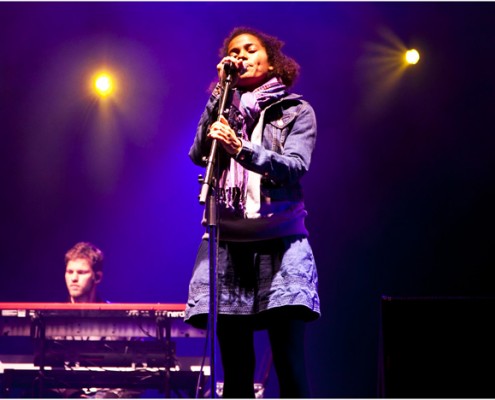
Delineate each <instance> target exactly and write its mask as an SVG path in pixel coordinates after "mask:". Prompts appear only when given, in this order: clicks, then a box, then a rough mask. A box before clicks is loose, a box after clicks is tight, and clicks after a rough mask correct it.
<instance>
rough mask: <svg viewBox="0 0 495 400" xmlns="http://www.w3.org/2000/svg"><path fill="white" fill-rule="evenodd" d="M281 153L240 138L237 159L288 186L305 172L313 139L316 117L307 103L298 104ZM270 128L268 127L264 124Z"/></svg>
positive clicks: (311, 150) (273, 181) (259, 172)
mask: <svg viewBox="0 0 495 400" xmlns="http://www.w3.org/2000/svg"><path fill="white" fill-rule="evenodd" d="M298 108H299V109H298V111H297V112H296V113H295V114H296V117H295V119H294V120H293V122H291V123H290V124H289V131H288V133H287V137H286V139H285V142H284V143H283V147H282V150H281V152H277V151H274V150H270V149H267V148H265V147H263V146H262V145H257V144H253V143H251V142H249V141H245V140H243V141H242V142H243V143H242V149H241V151H240V152H239V154H238V155H237V156H236V160H237V161H238V162H239V164H241V165H242V166H243V167H244V168H246V169H248V170H251V171H253V172H256V173H258V174H260V175H262V176H263V177H264V178H265V179H268V180H270V181H272V183H273V184H276V185H282V186H283V185H291V184H293V183H296V182H298V181H299V179H300V178H301V177H302V176H303V175H304V174H305V173H306V172H307V171H308V169H309V166H310V164H311V155H312V153H313V150H314V147H315V142H316V131H317V129H316V116H315V113H314V110H313V108H312V107H311V106H310V105H309V103H307V102H305V101H303V102H301V104H300V105H299V106H298ZM264 129H265V130H266V129H270V127H265V128H264Z"/></svg>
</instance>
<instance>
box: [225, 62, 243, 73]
mask: <svg viewBox="0 0 495 400" xmlns="http://www.w3.org/2000/svg"><path fill="white" fill-rule="evenodd" d="M246 69H247V65H246V61H243V62H242V64H241V66H240V68H237V66H236V65H235V64H234V63H233V62H232V61H230V60H227V61H225V62H224V63H223V70H224V71H225V74H227V75H242V74H243V73H244V72H246Z"/></svg>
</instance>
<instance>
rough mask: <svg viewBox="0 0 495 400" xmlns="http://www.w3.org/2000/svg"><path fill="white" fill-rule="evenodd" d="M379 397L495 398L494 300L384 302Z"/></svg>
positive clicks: (463, 299) (394, 300) (442, 299)
mask: <svg viewBox="0 0 495 400" xmlns="http://www.w3.org/2000/svg"><path fill="white" fill-rule="evenodd" d="M380 336H381V337H380V347H381V349H380V364H381V365H380V376H379V392H380V393H379V394H380V397H393V398H445V397H448V398H495V298H465V297H462V298H450V297H449V298H404V297H402V298H399V297H396V298H394V297H386V296H383V297H382V299H381V335H380Z"/></svg>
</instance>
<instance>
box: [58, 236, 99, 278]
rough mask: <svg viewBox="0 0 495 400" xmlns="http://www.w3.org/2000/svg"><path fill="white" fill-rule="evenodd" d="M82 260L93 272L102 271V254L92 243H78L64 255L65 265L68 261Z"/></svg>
mask: <svg viewBox="0 0 495 400" xmlns="http://www.w3.org/2000/svg"><path fill="white" fill-rule="evenodd" d="M77 259H83V260H86V261H87V262H88V263H89V264H90V265H91V268H93V271H94V272H98V271H102V270H103V252H102V251H101V250H100V249H99V248H98V247H96V246H95V245H94V244H92V243H88V242H79V243H76V244H75V245H74V246H73V247H72V248H71V249H70V250H68V251H67V253H65V265H67V264H68V262H69V261H73V260H77Z"/></svg>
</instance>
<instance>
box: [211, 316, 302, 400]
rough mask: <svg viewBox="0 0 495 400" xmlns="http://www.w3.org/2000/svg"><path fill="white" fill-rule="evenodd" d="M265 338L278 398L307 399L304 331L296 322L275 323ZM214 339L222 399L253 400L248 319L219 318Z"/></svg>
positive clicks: (252, 354) (251, 340) (253, 360)
mask: <svg viewBox="0 0 495 400" xmlns="http://www.w3.org/2000/svg"><path fill="white" fill-rule="evenodd" d="M271 325H272V326H270V327H269V328H268V337H269V339H270V345H271V349H272V355H273V365H274V367H275V371H276V373H277V377H278V382H279V387H280V397H282V398H308V397H310V393H309V385H308V379H307V376H306V368H305V359H304V327H305V323H304V322H303V321H299V320H290V319H283V320H278V319H277V320H276V321H275V323H273V324H271ZM217 336H218V340H219V345H220V351H221V357H222V365H223V371H224V387H223V397H225V398H254V371H255V366H256V357H255V351H254V330H253V328H252V326H251V324H250V320H249V318H246V317H243V316H226V315H222V316H220V317H219V319H218V328H217Z"/></svg>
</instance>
